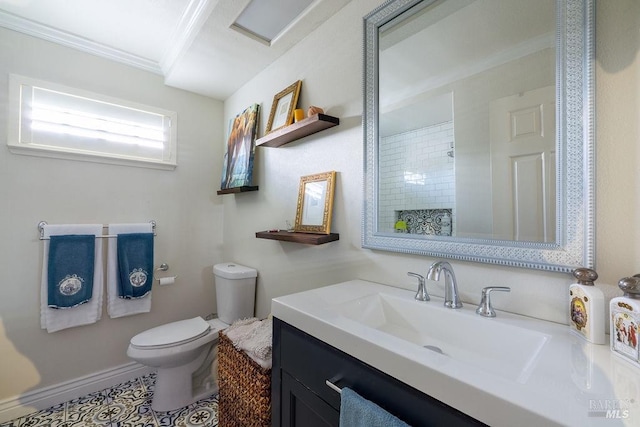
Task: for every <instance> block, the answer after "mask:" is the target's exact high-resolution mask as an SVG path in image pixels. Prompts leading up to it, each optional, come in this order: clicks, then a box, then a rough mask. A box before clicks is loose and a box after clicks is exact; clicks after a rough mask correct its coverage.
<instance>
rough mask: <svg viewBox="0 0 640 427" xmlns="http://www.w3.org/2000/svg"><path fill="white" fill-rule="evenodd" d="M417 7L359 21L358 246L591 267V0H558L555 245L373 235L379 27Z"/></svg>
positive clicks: (402, 1) (405, 0)
mask: <svg viewBox="0 0 640 427" xmlns="http://www.w3.org/2000/svg"><path fill="white" fill-rule="evenodd" d="M422 1H424V3H426V4H429V3H432V2H433V1H434V0H389V1H387V2H385V3H384V4H382V5H381V6H380V7H378V8H376V9H375V10H373V11H372V12H371V13H369V14H368V15H367V16H365V17H364V79H363V82H364V111H363V128H364V147H365V152H364V193H365V194H364V206H363V224H362V247H363V248H368V249H378V250H384V251H391V252H401V253H411V254H419V255H427V256H432V257H444V258H452V259H458V260H463V261H473V262H483V263H491V264H500V265H506V266H513V267H523V268H532V269H541V270H549V271H557V272H571V271H572V270H573V269H575V268H577V267H587V268H595V170H594V169H595V142H594V135H595V132H594V126H595V125H594V123H595V122H594V70H593V66H594V65H593V64H594V34H593V31H594V28H595V27H594V0H557V12H556V19H557V35H556V40H557V53H556V58H557V59H556V93H557V94H558V96H557V99H556V111H557V120H556V123H557V129H556V141H557V142H558V151H557V153H558V156H557V165H556V172H557V173H556V176H557V177H558V183H557V202H556V206H557V217H558V218H557V230H556V236H557V238H556V242H555V243H535V242H516V241H503V240H490V239H486V240H485V239H467V238H456V237H443V236H424V235H411V234H400V233H389V232H379V231H378V230H377V224H378V220H377V218H378V195H377V187H378V184H377V182H378V167H377V164H378V151H377V147H378V113H379V110H378V68H377V65H378V29H379V28H380V26H382V25H383V24H385V23H387V22H389V21H390V20H392V19H393V18H395V17H397V16H398V15H400V14H401V13H403V12H404V11H406V10H407V9H409V8H411V7H413V6H416V5H417V4H418V3H421V2H422Z"/></svg>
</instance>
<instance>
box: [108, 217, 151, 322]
mask: <svg viewBox="0 0 640 427" xmlns="http://www.w3.org/2000/svg"><path fill="white" fill-rule="evenodd" d="M152 232H153V225H152V224H151V223H150V222H146V223H140V224H109V231H108V233H109V234H110V235H117V234H124V233H152ZM152 280H153V278H152ZM149 311H151V292H149V293H148V294H147V296H145V297H143V298H137V299H124V298H120V297H119V296H118V241H117V239H116V238H111V239H109V246H108V248H107V313H109V317H112V318H114V317H124V316H131V315H134V314H140V313H148V312H149Z"/></svg>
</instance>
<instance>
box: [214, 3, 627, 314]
mask: <svg viewBox="0 0 640 427" xmlns="http://www.w3.org/2000/svg"><path fill="white" fill-rule="evenodd" d="M381 3H382V2H381V1H377V0H354V1H352V2H350V3H349V4H348V5H347V6H345V8H344V9H342V10H341V11H340V13H338V14H337V15H336V16H334V17H333V18H332V19H330V20H328V21H327V22H325V23H324V24H323V25H322V26H321V27H320V28H319V29H318V30H316V31H315V32H314V33H313V34H311V35H310V36H309V37H307V38H306V39H305V40H303V41H302V42H301V43H299V44H298V45H297V46H296V47H295V48H294V49H292V50H291V51H290V52H288V53H287V54H286V55H283V56H282V57H281V58H280V59H279V60H278V61H277V62H276V63H275V64H273V65H272V66H270V67H268V68H267V69H265V70H264V71H263V72H262V73H260V74H259V75H257V76H256V77H255V78H254V79H253V80H252V81H251V82H249V83H248V84H247V85H245V86H244V87H243V88H242V89H241V90H239V91H238V92H236V93H235V94H234V95H233V96H232V97H230V98H229V99H228V100H227V101H226V102H225V117H226V118H229V117H231V116H232V115H234V114H236V113H237V112H238V111H241V110H242V109H243V108H245V106H247V105H249V104H250V103H252V102H261V103H262V105H263V113H264V114H263V116H262V119H261V122H262V128H261V130H260V135H262V132H263V130H264V127H265V126H264V125H265V123H266V116H267V115H268V112H269V109H270V108H271V101H272V97H273V95H274V94H276V93H278V92H279V91H280V90H281V89H283V88H285V87H287V86H288V85H289V84H291V83H292V82H293V81H295V80H296V79H302V80H303V85H302V94H301V98H300V102H299V105H301V106H302V107H305V108H306V107H307V106H309V105H310V104H314V105H318V106H321V107H324V108H325V110H326V111H327V112H328V114H331V115H335V116H338V117H340V120H341V123H340V126H338V127H336V128H332V129H330V130H328V131H324V132H322V133H319V134H316V135H312V136H309V137H307V138H305V139H303V140H299V141H297V142H293V143H291V144H288V145H285V146H283V147H280V148H260V147H259V148H258V149H257V153H256V171H255V172H256V173H255V176H256V182H257V183H258V184H259V185H260V191H258V192H256V193H248V194H241V195H236V196H232V197H230V198H228V199H225V205H224V210H225V212H224V218H225V235H224V250H225V255H226V257H227V258H228V259H233V260H235V261H236V262H239V263H244V264H247V265H250V266H252V267H255V268H257V269H258V271H259V280H258V295H257V298H258V310H257V312H258V315H260V316H266V315H267V314H268V313H269V311H270V300H271V298H273V297H277V296H280V295H284V294H289V293H293V292H298V291H303V290H306V289H310V288H314V287H318V286H324V285H329V284H332V283H336V282H340V281H343V280H349V279H353V278H361V279H368V280H373V281H377V282H382V283H386V284H390V285H394V286H399V287H404V288H408V289H413V288H414V283H413V280H411V278H409V277H407V276H406V272H407V271H410V270H411V271H418V272H421V271H422V272H424V273H426V270H427V268H428V266H429V264H430V263H431V262H433V261H434V259H432V258H428V257H421V256H413V255H401V254H394V253H386V252H380V251H372V250H364V249H362V248H361V244H360V238H361V214H362V199H363V195H362V160H363V158H362V156H363V141H362V129H361V114H362V81H361V70H362V26H361V22H362V17H363V16H364V15H365V14H366V13H368V12H369V11H370V10H372V9H374V8H375V7H377V6H378V5H379V4H381ZM596 17H597V25H596V35H597V50H596V51H597V70H596V80H597V81H596V84H597V88H598V89H597V106H596V109H597V115H598V119H597V174H598V181H597V221H596V222H597V270H598V272H599V274H600V280H599V282H598V283H601V284H603V287H604V288H605V291H606V292H607V293H608V294H614V295H618V294H620V292H619V290H618V289H617V288H616V287H614V286H613V285H611V286H606V285H605V284H615V283H617V281H618V279H619V278H621V277H623V276H627V275H631V274H635V273H637V272H638V271H639V270H640V256H639V255H640V254H639V249H640V229H639V227H638V225H637V224H638V221H637V218H638V214H639V213H640V174H639V173H637V172H638V164H640V162H639V160H640V158H639V157H640V153H639V152H638V151H639V148H638V145H639V144H638V143H639V139H640V129H639V128H638V124H637V123H638V120H637V118H638V117H639V114H640V81H639V80H640V76H639V73H640V60H639V59H638V57H637V52H638V48H639V47H640V40H639V38H640V31H639V28H640V3H639V2H637V1H634V0H619V1H616V2H615V5H614V4H613V2H606V1H598V2H597V13H596ZM327 170H336V171H338V172H339V173H338V181H337V182H338V185H337V191H336V198H335V205H334V226H333V227H332V229H333V231H335V232H338V233H340V240H339V241H338V242H334V243H329V244H325V245H321V246H317V247H313V246H305V245H300V244H295V243H285V242H277V241H271V240H260V239H255V238H254V232H255V231H258V230H264V229H268V228H274V227H284V221H285V219H291V218H293V216H294V215H295V207H296V197H297V188H298V181H299V178H300V176H302V175H307V174H312V173H316V172H323V171H327ZM453 265H454V268H455V270H456V274H457V278H458V282H459V285H460V288H461V293H462V298H463V300H464V301H466V302H468V303H470V304H475V303H477V302H478V301H479V297H480V290H481V288H482V287H484V286H489V285H505V286H510V287H511V288H512V292H511V293H509V294H505V295H501V296H500V298H496V300H495V304H496V306H497V307H498V308H500V309H505V310H509V311H513V312H516V313H522V314H525V315H529V316H533V317H538V318H542V319H548V320H551V321H555V322H561V323H567V321H568V317H567V298H568V297H567V294H568V285H569V284H570V283H571V279H572V278H571V276H570V275H568V274H558V273H550V272H543V271H538V270H526V269H517V268H507V267H499V266H494V265H488V264H475V263H466V262H453ZM428 287H429V291H430V292H432V293H433V294H436V295H443V287H442V284H441V283H438V284H435V283H431V284H428Z"/></svg>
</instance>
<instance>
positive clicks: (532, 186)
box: [490, 86, 556, 242]
mask: <svg viewBox="0 0 640 427" xmlns="http://www.w3.org/2000/svg"><path fill="white" fill-rule="evenodd" d="M555 127H556V124H555V88H554V87H553V86H548V87H544V88H541V89H535V90H531V91H528V92H523V93H520V94H517V95H513V96H508V97H505V98H500V99H497V100H495V101H492V102H491V105H490V138H491V168H492V193H493V194H492V201H493V203H492V205H493V234H494V237H495V238H496V239H504V240H517V241H532V242H554V241H555V227H556V222H555V213H556V188H555V185H556V155H555V152H556V146H555Z"/></svg>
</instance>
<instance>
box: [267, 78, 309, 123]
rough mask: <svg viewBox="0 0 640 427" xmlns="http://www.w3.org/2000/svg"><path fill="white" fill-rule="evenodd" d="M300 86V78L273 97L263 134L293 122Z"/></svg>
mask: <svg viewBox="0 0 640 427" xmlns="http://www.w3.org/2000/svg"><path fill="white" fill-rule="evenodd" d="M301 88H302V80H298V81H297V82H295V83H293V84H292V85H291V86H289V87H287V88H286V89H284V90H282V91H280V92H278V93H277V94H276V96H274V97H273V104H272V105H271V113H270V114H269V121H268V122H267V129H266V131H265V135H266V134H268V133H269V132H273V131H274V130H276V129H280V128H281V127H284V126H288V125H290V124H291V123H293V110H295V108H296V106H297V104H298V97H299V96H300V89H301Z"/></svg>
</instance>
